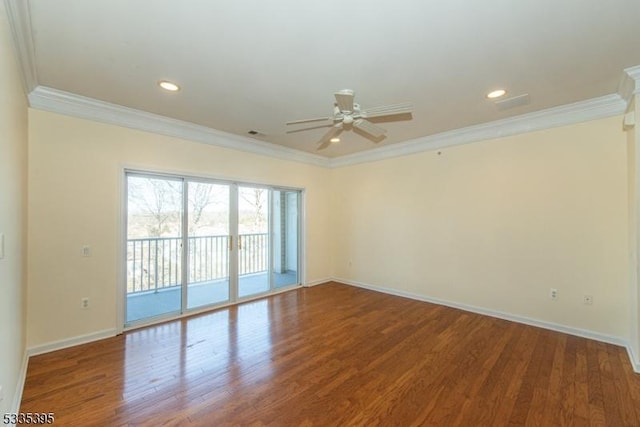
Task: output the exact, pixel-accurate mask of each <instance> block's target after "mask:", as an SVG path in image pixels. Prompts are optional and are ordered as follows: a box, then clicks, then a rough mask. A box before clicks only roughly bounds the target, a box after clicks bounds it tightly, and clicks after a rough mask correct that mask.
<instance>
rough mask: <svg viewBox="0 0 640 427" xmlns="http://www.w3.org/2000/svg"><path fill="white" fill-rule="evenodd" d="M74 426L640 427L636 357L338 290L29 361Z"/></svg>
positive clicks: (37, 402)
mask: <svg viewBox="0 0 640 427" xmlns="http://www.w3.org/2000/svg"><path fill="white" fill-rule="evenodd" d="M21 410H22V411H23V412H54V413H55V415H56V424H57V425H64V426H76V425H77V426H92V425H95V426H104V425H109V426H161V425H170V426H211V425H215V426H225V425H247V426H280V425H286V426H288V425H301V426H327V425H331V426H333V425H336V426H351V425H354V426H356V425H357V426H361V425H367V426H374V425H383V426H386V425H402V426H405V425H406V426H421V425H446V426H450V425H463V426H464V425H478V426H483V425H486V426H493V425H588V424H589V425H614V426H618V425H621V426H622V425H624V426H627V425H629V426H632V425H640V375H638V374H635V373H634V372H633V370H632V368H631V365H630V363H629V360H628V358H627V357H626V351H625V350H624V349H622V348H620V347H616V346H613V345H610V344H604V343H598V342H594V341H590V340H587V339H584V338H578V337H574V336H568V335H564V334H561V333H557V332H551V331H547V330H542V329H538V328H534V327H531V326H526V325H521V324H517V323H513V322H508V321H504V320H499V319H494V318H490V317H486V316H481V315H478V314H473V313H468V312H464V311H460V310H456V309H452V308H448V307H444V306H438V305H434V304H429V303H425V302H420V301H415V300H410V299H406V298H400V297H396V296H391V295H387V294H382V293H377V292H373V291H369V290H364V289H359V288H355V287H350V286H346V285H342V284H338V283H329V284H324V285H321V286H316V287H313V288H304V289H297V290H295V291H290V292H287V293H283V294H279V295H276V296H271V297H268V298H265V299H262V300H257V301H252V302H249V303H245V304H240V305H238V306H235V307H227V308H224V309H219V310H216V311H212V312H210V313H205V314H200V315H197V316H193V317H190V318H186V319H182V320H178V321H172V322H167V323H164V324H160V325H155V326H151V327H147V328H144V329H139V330H135V331H131V332H128V333H126V334H124V335H122V336H118V337H114V338H110V339H106V340H102V341H98V342H95V343H91V344H86V345H82V346H78V347H75V348H70V349H65V350H60V351H57V352H53V353H48V354H43V355H40V356H34V357H32V358H31V359H30V361H29V367H28V371H27V378H26V382H25V388H24V392H23V399H22V406H21Z"/></svg>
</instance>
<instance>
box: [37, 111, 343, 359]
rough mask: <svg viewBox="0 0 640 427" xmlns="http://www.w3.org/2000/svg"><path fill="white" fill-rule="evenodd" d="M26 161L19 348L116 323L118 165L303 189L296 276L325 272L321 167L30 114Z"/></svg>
mask: <svg viewBox="0 0 640 427" xmlns="http://www.w3.org/2000/svg"><path fill="white" fill-rule="evenodd" d="M29 161H30V165H29V206H30V209H29V243H30V246H29V290H28V298H27V300H28V307H29V311H28V312H29V324H28V346H29V347H33V346H39V345H43V344H47V343H51V342H54V341H57V340H64V339H69V338H74V337H77V336H82V335H85V334H92V333H95V332H97V331H104V330H109V329H113V328H116V298H117V286H119V285H120V278H119V273H118V271H119V270H118V268H119V260H118V245H119V244H120V238H121V235H120V224H119V218H120V217H121V211H120V209H121V208H122V203H121V187H120V177H121V174H122V168H123V167H125V166H126V167H135V168H139V169H148V170H158V171H167V172H180V173H187V174H192V175H203V176H212V177H217V178H225V179H238V180H243V181H249V182H257V183H265V184H272V185H285V186H293V187H301V188H305V190H306V226H307V230H306V239H307V240H306V269H307V270H306V279H307V281H308V282H313V281H316V280H322V279H325V278H328V277H330V274H331V265H330V258H329V254H330V251H329V249H330V239H331V233H330V228H329V227H330V221H329V213H330V211H329V194H330V193H329V192H330V188H329V186H327V185H326V182H327V179H328V175H329V173H330V171H329V170H327V169H323V168H319V167H315V166H309V165H305V164H300V163H294V162H289V161H283V160H276V159H272V158H267V157H262V156H258V155H254V154H248V153H243V152H238V151H234V150H228V149H224V148H219V147H214V146H209V145H205V144H201V143H195V142H189V141H184V140H180V139H177V138H171V137H166V136H161V135H155V134H151V133H146V132H142V131H135V130H131V129H127V128H123V127H118V126H112V125H106V124H101V123H96V122H91V121H87V120H81V119H77V118H72V117H67V116H62V115H57V114H52V113H47V112H42V111H38V110H29ZM85 244H86V245H90V246H91V248H92V256H91V257H89V258H83V257H82V256H81V248H82V246H83V245H85ZM85 296H88V297H89V298H90V299H91V307H90V308H89V309H88V310H82V309H81V308H80V299H81V298H82V297H85Z"/></svg>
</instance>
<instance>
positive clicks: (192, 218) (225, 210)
mask: <svg viewBox="0 0 640 427" xmlns="http://www.w3.org/2000/svg"><path fill="white" fill-rule="evenodd" d="M187 186H188V206H187V208H188V215H187V218H188V223H187V224H188V231H189V238H188V240H189V253H188V256H187V258H188V261H187V262H188V266H189V272H188V276H187V309H194V308H197V307H202V306H206V305H212V304H218V303H222V302H226V301H229V278H230V275H229V234H230V233H229V232H230V226H229V186H228V185H223V184H213V183H208V182H195V181H189V182H188V183H187Z"/></svg>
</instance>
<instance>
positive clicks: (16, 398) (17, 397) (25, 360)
mask: <svg viewBox="0 0 640 427" xmlns="http://www.w3.org/2000/svg"><path fill="white" fill-rule="evenodd" d="M28 366H29V356H28V355H27V352H26V351H25V352H24V356H23V357H22V366H21V367H20V373H19V374H18V382H17V384H16V391H15V393H14V394H13V402H12V404H11V410H10V411H11V413H12V414H17V413H19V412H20V403H21V402H22V392H23V391H24V383H25V381H26V379H27V367H28Z"/></svg>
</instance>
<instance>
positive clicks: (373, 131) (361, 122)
mask: <svg viewBox="0 0 640 427" xmlns="http://www.w3.org/2000/svg"><path fill="white" fill-rule="evenodd" d="M353 127H354V128H356V129H358V130H361V131H362V132H364V133H367V134H369V135H371V136H372V137H374V138H381V137H382V136H383V135H384V134H385V133H386V132H387V131H386V129H382V128H381V127H379V126H376V125H374V124H373V123H371V122H368V121H366V120H365V119H358V120H356V121H355V122H353Z"/></svg>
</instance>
